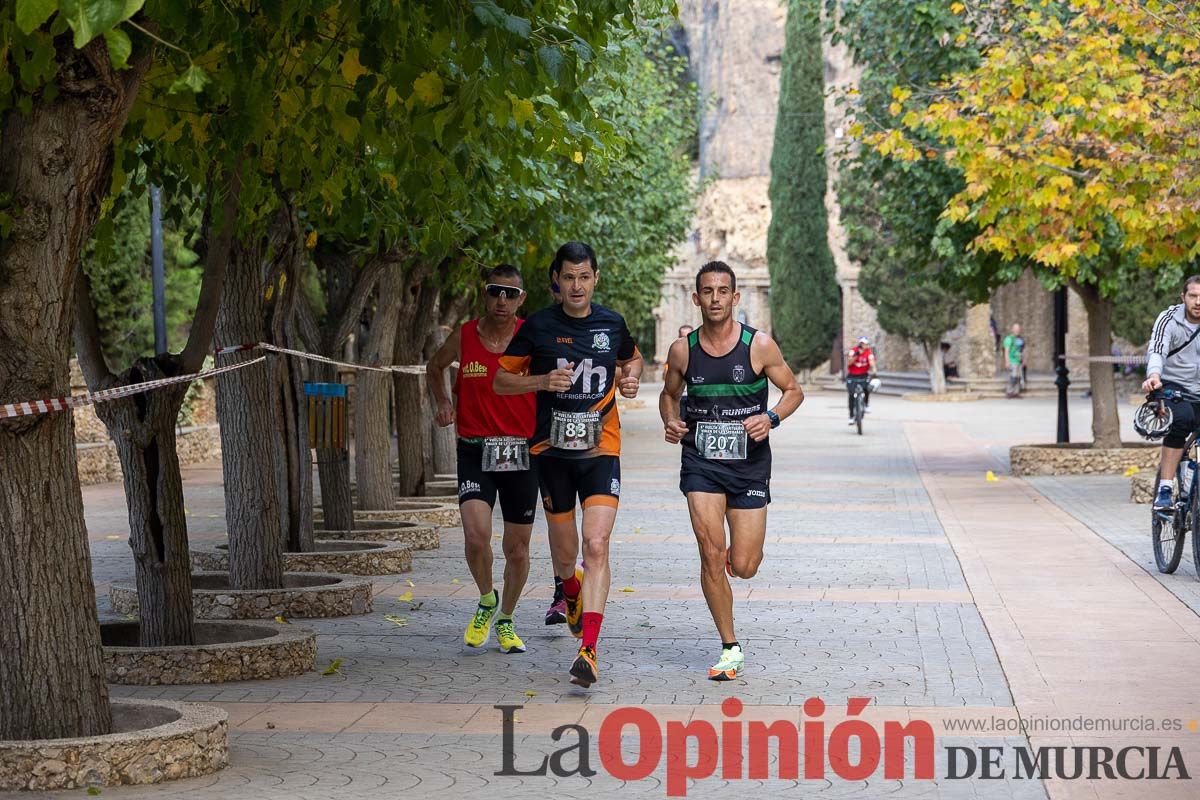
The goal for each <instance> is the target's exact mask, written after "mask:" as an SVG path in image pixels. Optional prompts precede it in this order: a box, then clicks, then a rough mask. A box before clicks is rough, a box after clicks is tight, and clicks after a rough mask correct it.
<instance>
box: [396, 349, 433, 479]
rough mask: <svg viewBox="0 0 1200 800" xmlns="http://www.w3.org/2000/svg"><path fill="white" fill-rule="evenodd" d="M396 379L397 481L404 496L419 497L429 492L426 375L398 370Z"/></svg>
mask: <svg viewBox="0 0 1200 800" xmlns="http://www.w3.org/2000/svg"><path fill="white" fill-rule="evenodd" d="M395 382H396V451H397V455H398V460H399V467H400V470H399V478H398V481H397V484H398V490H399V492H400V496H401V497H415V496H417V495H420V494H423V493H424V491H425V481H426V475H425V447H424V444H425V442H424V438H425V429H426V428H427V427H428V426H429V420H428V418H427V416H426V414H425V410H426V402H425V375H424V374H423V373H419V372H398V373H396V377H395Z"/></svg>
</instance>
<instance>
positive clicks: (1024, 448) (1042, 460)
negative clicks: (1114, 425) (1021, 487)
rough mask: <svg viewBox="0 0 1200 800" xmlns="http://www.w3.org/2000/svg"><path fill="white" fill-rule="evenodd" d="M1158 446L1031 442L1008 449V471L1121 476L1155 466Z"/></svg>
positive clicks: (1013, 472)
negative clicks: (1108, 446)
mask: <svg viewBox="0 0 1200 800" xmlns="http://www.w3.org/2000/svg"><path fill="white" fill-rule="evenodd" d="M1160 452H1161V448H1160V447H1159V446H1158V445H1155V444H1127V445H1125V446H1124V447H1113V448H1096V447H1092V446H1091V445H1090V444H1064V445H1053V444H1031V445H1018V446H1017V447H1013V448H1010V449H1009V460H1010V462H1011V464H1012V474H1013V475H1017V476H1024V475H1122V474H1124V473H1125V471H1126V470H1128V469H1130V468H1135V469H1138V470H1149V471H1150V473H1151V474H1153V473H1154V471H1155V470H1156V469H1157V468H1158V458H1159V453H1160Z"/></svg>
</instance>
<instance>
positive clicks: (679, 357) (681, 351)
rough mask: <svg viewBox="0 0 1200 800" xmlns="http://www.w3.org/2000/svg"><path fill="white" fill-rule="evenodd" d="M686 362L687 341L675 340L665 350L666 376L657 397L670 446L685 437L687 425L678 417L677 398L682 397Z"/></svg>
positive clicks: (659, 411)
mask: <svg viewBox="0 0 1200 800" xmlns="http://www.w3.org/2000/svg"><path fill="white" fill-rule="evenodd" d="M687 360H688V349H687V339H676V340H675V341H674V342H672V343H671V347H670V349H669V350H667V375H666V377H665V378H664V379H663V390H662V393H661V394H660V395H659V396H658V413H659V416H661V417H662V421H663V431H664V432H665V434H666V440H667V441H668V442H670V443H671V444H678V443H679V442H680V440H682V439H683V437H684V436H686V435H687V423H685V422H684V421H683V420H682V419H680V417H679V398H680V397H682V396H683V374H684V372H685V371H686V370H687Z"/></svg>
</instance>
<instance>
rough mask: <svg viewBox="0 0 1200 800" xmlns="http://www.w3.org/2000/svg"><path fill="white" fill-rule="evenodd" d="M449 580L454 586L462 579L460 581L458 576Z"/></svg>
mask: <svg viewBox="0 0 1200 800" xmlns="http://www.w3.org/2000/svg"><path fill="white" fill-rule="evenodd" d="M450 582H451V583H453V584H454V585H455V586H458V585H459V584H460V583H462V581H460V580H459V579H458V578H455V579H454V580H452V581H450Z"/></svg>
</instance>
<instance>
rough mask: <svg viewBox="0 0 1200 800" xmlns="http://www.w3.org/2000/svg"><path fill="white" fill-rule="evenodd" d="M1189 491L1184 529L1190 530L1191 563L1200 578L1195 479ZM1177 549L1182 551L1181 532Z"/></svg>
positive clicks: (1199, 520)
mask: <svg viewBox="0 0 1200 800" xmlns="http://www.w3.org/2000/svg"><path fill="white" fill-rule="evenodd" d="M1184 458H1187V455H1186V454H1185V455H1184ZM1191 490H1192V496H1191V497H1190V498H1189V499H1188V515H1189V516H1190V517H1191V519H1190V520H1188V522H1189V523H1190V524H1189V525H1187V526H1186V528H1188V529H1190V530H1191V533H1192V563H1193V564H1195V565H1196V577H1197V578H1200V491H1197V487H1196V479H1195V477H1193V478H1192V486H1191ZM1179 516H1180V515H1176V517H1177V518H1178V517H1179ZM1179 527H1180V528H1181V529H1182V528H1185V526H1183V525H1180V526H1179ZM1178 549H1180V550H1182V549H1183V533H1182V531H1181V532H1180V534H1179V546H1178ZM1176 561H1178V559H1176Z"/></svg>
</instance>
